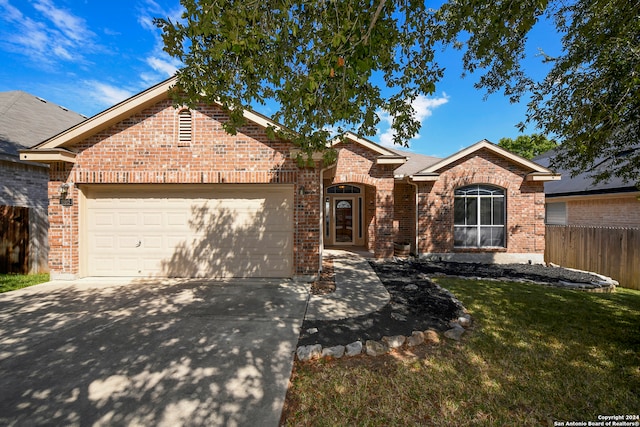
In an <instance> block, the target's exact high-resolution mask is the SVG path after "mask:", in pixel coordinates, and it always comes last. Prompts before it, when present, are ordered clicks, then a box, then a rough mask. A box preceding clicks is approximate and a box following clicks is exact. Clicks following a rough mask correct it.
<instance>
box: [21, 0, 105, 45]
mask: <svg viewBox="0 0 640 427" xmlns="http://www.w3.org/2000/svg"><path fill="white" fill-rule="evenodd" d="M33 7H34V8H35V9H36V10H38V11H39V12H40V13H42V15H44V16H45V17H46V18H48V19H49V20H50V21H51V22H52V23H53V24H54V25H55V27H56V29H57V30H58V31H59V32H60V33H61V34H62V35H64V37H65V38H66V39H67V40H68V41H72V42H73V43H74V44H80V43H83V42H84V41H85V40H87V39H91V38H93V37H94V33H93V32H92V31H90V30H89V28H88V27H87V23H86V22H85V20H84V19H82V18H79V17H77V16H75V15H73V14H72V13H70V12H67V11H66V10H63V9H59V8H57V7H56V6H55V5H54V4H53V3H52V2H51V1H50V0H39V1H37V2H36V3H35V4H34V5H33Z"/></svg>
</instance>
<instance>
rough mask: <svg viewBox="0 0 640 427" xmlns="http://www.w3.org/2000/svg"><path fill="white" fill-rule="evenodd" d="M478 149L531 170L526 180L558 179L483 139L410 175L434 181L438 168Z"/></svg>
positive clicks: (558, 176)
mask: <svg viewBox="0 0 640 427" xmlns="http://www.w3.org/2000/svg"><path fill="white" fill-rule="evenodd" d="M480 150H488V151H490V152H492V153H494V154H496V155H498V156H500V157H503V158H504V159H506V160H508V161H510V162H512V163H514V164H516V165H518V166H520V167H522V168H523V169H528V170H530V171H531V172H529V174H528V175H527V180H530V181H553V180H559V179H560V175H558V174H555V173H553V172H551V171H550V170H549V169H547V168H545V167H543V166H541V165H539V164H537V163H535V162H532V161H531V160H527V159H525V158H524V157H521V156H518V155H517V154H514V153H512V152H510V151H507V150H505V149H504V148H502V147H499V146H497V145H495V144H493V143H491V142H490V141H488V140H486V139H483V140H481V141H479V142H477V143H475V144H473V145H471V146H469V147H467V148H465V149H463V150H460V151H458V152H457V153H454V154H452V155H451V156H449V157H447V158H445V159H442V160H440V161H439V162H436V163H434V164H432V165H430V166H429V167H427V168H425V169H423V170H421V171H420V172H418V173H416V174H414V175H413V176H411V178H412V179H413V180H414V181H435V180H437V179H438V176H439V175H440V174H439V173H438V171H439V170H441V169H444V168H446V167H447V166H450V165H451V164H453V163H455V162H457V161H458V160H460V159H462V158H464V157H466V156H468V155H470V154H473V153H475V152H478V151H480Z"/></svg>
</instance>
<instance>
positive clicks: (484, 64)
mask: <svg viewBox="0 0 640 427" xmlns="http://www.w3.org/2000/svg"><path fill="white" fill-rule="evenodd" d="M181 3H182V5H183V7H184V8H185V13H184V15H183V18H182V20H181V21H179V22H172V21H170V20H168V19H157V20H156V24H157V25H158V26H159V27H160V28H161V29H162V31H163V39H164V43H165V50H166V51H167V52H168V53H169V54H170V55H172V56H174V57H176V58H178V59H180V60H181V61H182V62H183V64H184V68H182V69H181V70H180V71H179V72H178V88H179V89H180V93H181V95H180V97H179V98H178V99H177V102H180V103H187V104H194V103H196V102H197V101H199V100H201V99H202V97H203V96H204V97H206V98H209V100H212V101H216V102H219V103H220V104H221V105H222V106H223V107H224V108H225V109H227V111H228V112H229V113H230V116H231V120H230V122H229V123H227V124H226V128H227V130H229V131H230V132H234V131H235V129H237V126H238V125H240V124H241V123H242V117H241V109H242V108H247V107H249V106H250V105H251V104H253V103H264V102H266V101H267V100H269V99H273V100H275V101H276V102H277V103H278V104H279V107H280V110H279V111H278V113H277V114H276V115H275V117H274V118H275V119H276V120H278V121H279V122H281V123H282V124H283V125H284V126H285V128H284V129H280V131H281V132H284V133H285V136H286V137H288V138H291V139H293V140H294V142H296V143H298V144H299V145H300V146H301V148H303V150H304V151H305V152H307V153H311V152H313V151H317V150H322V149H323V148H324V146H325V144H326V141H327V139H328V138H329V137H331V136H335V135H337V136H339V135H340V134H342V133H344V132H345V131H348V130H353V131H355V132H356V133H358V134H360V135H363V136H372V135H375V133H376V125H377V123H378V121H379V114H380V112H381V111H386V112H387V113H389V114H390V116H391V117H392V118H393V123H392V128H393V129H394V130H395V137H394V138H395V140H394V141H395V142H396V143H398V144H406V143H407V141H408V140H409V139H410V138H411V137H412V136H414V135H416V133H417V132H418V130H419V126H420V123H419V122H418V121H417V120H416V118H415V116H414V111H413V108H412V107H411V101H413V100H414V99H416V98H417V97H418V96H420V95H429V94H432V93H433V92H434V91H435V87H436V86H435V85H436V83H437V82H438V81H439V79H440V78H441V77H442V75H443V72H444V70H443V69H442V68H441V66H440V65H439V64H438V62H437V52H439V50H440V49H441V48H442V47H443V46H447V45H452V46H454V47H455V48H457V49H461V50H462V51H463V63H464V64H463V65H464V69H465V71H467V72H477V73H479V74H480V77H479V79H478V82H477V87H478V89H480V90H482V89H484V90H486V91H487V93H488V94H490V93H493V92H496V91H503V92H504V94H505V95H506V96H509V97H510V98H511V100H512V101H514V102H516V101H519V100H520V99H521V98H522V97H523V96H528V97H530V98H529V104H528V106H529V110H528V115H527V117H526V118H523V123H522V127H524V126H526V124H527V123H534V124H536V125H538V126H539V127H540V129H541V130H542V131H543V132H544V133H546V134H548V135H553V137H554V138H556V139H558V140H559V141H561V142H562V145H561V146H560V148H559V150H561V152H562V154H561V155H558V156H556V157H555V159H556V163H555V165H554V166H557V167H563V168H566V169H569V170H571V171H573V172H575V173H580V172H583V171H584V170H590V169H593V167H594V165H596V164H600V163H601V162H602V161H608V162H609V163H610V164H613V165H614V166H613V167H607V168H601V169H602V170H597V169H594V174H595V175H596V177H597V178H600V179H602V178H605V179H606V178H607V177H608V176H610V175H611V174H612V173H613V174H616V175H619V176H622V177H623V178H626V179H630V180H632V181H634V182H640V177H639V172H638V171H639V169H640V150H637V147H638V142H637V141H638V136H639V134H640V132H639V127H640V108H639V103H640V18H639V15H640V2H638V1H637V0H632V1H629V0H569V1H566V0H445V2H444V3H443V4H441V5H440V6H439V7H437V8H436V7H434V8H431V7H429V5H427V4H425V1H424V0H422V1H417V0H370V1H366V0H350V1H340V0H306V1H294V0H274V1H256V0H242V1H238V0H181ZM542 18H545V19H548V20H551V21H552V22H554V23H555V26H556V28H557V30H558V31H559V32H560V33H561V34H562V44H563V52H562V54H561V55H560V56H558V57H548V56H547V57H546V58H545V61H547V62H550V63H551V64H550V65H551V68H550V70H551V71H550V72H549V73H548V75H547V76H546V78H545V79H543V80H541V81H534V80H532V79H531V78H530V77H529V76H527V74H526V73H525V72H524V70H523V67H522V60H523V59H524V57H525V43H526V41H527V35H528V34H529V32H530V30H531V29H532V28H533V26H534V25H535V24H536V22H538V20H540V19H542Z"/></svg>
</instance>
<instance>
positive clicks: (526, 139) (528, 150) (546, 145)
mask: <svg viewBox="0 0 640 427" xmlns="http://www.w3.org/2000/svg"><path fill="white" fill-rule="evenodd" d="M498 145H499V146H500V147H502V148H504V149H505V150H509V151H511V152H512V153H515V154H517V155H519V156H522V157H524V158H525V159H533V158H534V157H536V156H538V155H540V154H542V153H545V152H547V151H549V150H551V149H553V148H556V147H557V146H558V143H557V142H556V141H554V140H552V139H548V138H547V137H546V136H544V135H540V134H537V133H534V134H532V135H520V136H518V137H517V138H516V139H511V138H500V141H499V142H498Z"/></svg>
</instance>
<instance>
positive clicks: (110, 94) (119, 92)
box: [85, 80, 133, 107]
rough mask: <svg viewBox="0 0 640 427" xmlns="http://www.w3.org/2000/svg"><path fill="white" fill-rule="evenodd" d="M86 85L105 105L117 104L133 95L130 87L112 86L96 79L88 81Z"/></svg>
mask: <svg viewBox="0 0 640 427" xmlns="http://www.w3.org/2000/svg"><path fill="white" fill-rule="evenodd" d="M85 85H86V86H87V87H88V88H89V91H90V93H91V96H92V97H93V98H95V99H96V100H98V101H99V102H101V103H102V104H103V105H104V106H105V107H110V106H112V105H115V104H117V103H119V102H122V101H124V100H125V99H127V98H129V97H131V96H132V95H133V92H132V91H130V90H128V89H125V88H122V87H116V86H112V85H110V84H107V83H102V82H99V81H96V80H89V81H86V82H85Z"/></svg>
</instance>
